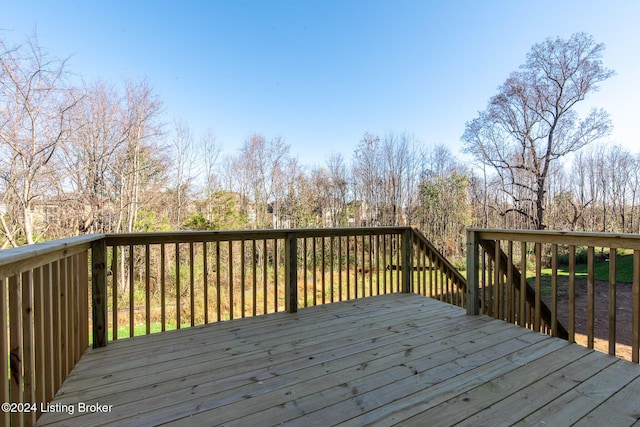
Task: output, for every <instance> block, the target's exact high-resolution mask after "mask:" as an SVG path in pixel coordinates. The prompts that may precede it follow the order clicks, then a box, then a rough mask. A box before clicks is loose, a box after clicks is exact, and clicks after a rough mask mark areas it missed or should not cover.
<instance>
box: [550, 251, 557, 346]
mask: <svg viewBox="0 0 640 427" xmlns="http://www.w3.org/2000/svg"><path fill="white" fill-rule="evenodd" d="M551 335H552V336H554V337H557V336H558V245H557V244H556V243H554V244H553V245H551Z"/></svg>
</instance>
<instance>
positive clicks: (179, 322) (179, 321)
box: [174, 243, 182, 329]
mask: <svg viewBox="0 0 640 427" xmlns="http://www.w3.org/2000/svg"><path fill="white" fill-rule="evenodd" d="M174 249H175V254H176V259H175V266H176V286H175V292H176V329H180V328H181V326H182V301H181V298H180V297H181V293H182V291H181V289H180V244H179V243H176V244H175V248H174Z"/></svg>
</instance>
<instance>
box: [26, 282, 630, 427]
mask: <svg viewBox="0 0 640 427" xmlns="http://www.w3.org/2000/svg"><path fill="white" fill-rule="evenodd" d="M80 402H82V403H84V404H88V405H92V404H95V403H99V404H100V405H111V406H110V410H108V412H106V413H104V412H99V413H81V412H80V411H79V409H81V407H80V406H79V403H80ZM63 405H66V406H63ZM50 408H51V410H52V411H54V410H56V409H57V410H61V409H62V410H63V411H62V412H49V413H46V414H43V416H42V418H41V419H40V420H39V423H38V424H39V425H69V426H79V425H82V426H91V425H103V424H113V425H145V426H147V425H159V424H165V423H167V424H172V425H185V426H194V425H197V426H204V425H225V426H231V425H241V426H245V425H246V426H258V425H260V426H262V425H278V424H281V423H284V424H286V425H293V426H296V425H300V426H305V427H307V426H312V425H318V426H326V425H335V424H340V423H344V424H345V425H358V426H359V425H366V424H376V425H392V424H402V425H452V424H463V425H473V426H479V425H492V426H493V425H503V424H504V425H511V424H522V425H532V424H542V423H545V424H546V425H568V424H573V423H578V424H583V425H633V424H634V423H636V422H637V421H638V419H639V418H640V366H638V365H636V364H632V363H630V362H627V361H624V360H620V359H617V358H615V357H613V356H608V355H605V354H603V353H599V352H594V351H593V350H588V349H586V348H583V347H580V346H578V345H575V344H569V343H568V342H567V341H564V340H561V339H558V338H550V337H548V336H546V335H542V334H539V333H535V332H531V331H529V330H527V329H524V328H521V327H518V326H514V325H512V324H509V323H506V322H503V321H500V320H494V319H492V318H489V317H486V316H467V315H466V314H465V311H464V310H463V309H461V308H458V307H454V306H451V305H448V304H445V303H441V302H438V301H435V300H432V299H428V298H424V297H421V296H417V295H412V294H392V295H383V296H378V297H371V298H365V299H361V300H353V301H348V302H341V303H334V304H327V305H321V306H316V307H311V308H305V309H301V310H300V311H299V312H297V313H293V314H292V313H276V314H269V315H266V316H260V317H255V318H246V319H238V320H233V321H228V322H224V323H218V324H211V325H207V326H202V327H195V328H190V329H183V330H180V331H172V332H165V333H161V334H154V335H148V336H142V337H136V338H133V339H125V340H119V341H117V342H112V343H109V345H108V346H107V347H105V348H101V349H97V350H88V351H87V352H86V353H85V355H84V356H83V357H82V359H81V360H80V362H79V363H78V364H77V365H76V367H75V368H74V370H73V372H72V373H71V375H70V376H69V377H68V378H67V380H66V381H65V383H64V384H63V386H62V388H61V389H60V391H59V392H58V394H57V396H56V398H55V400H54V401H53V402H52V404H51V406H50ZM68 408H71V409H72V411H70V410H68ZM101 409H105V406H102V407H101ZM70 412H73V414H70Z"/></svg>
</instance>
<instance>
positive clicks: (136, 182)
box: [112, 81, 166, 232]
mask: <svg viewBox="0 0 640 427" xmlns="http://www.w3.org/2000/svg"><path fill="white" fill-rule="evenodd" d="M160 105H161V103H160V100H159V99H158V97H157V96H156V95H155V94H154V93H153V90H152V89H151V87H150V86H149V85H148V84H147V82H146V81H140V82H137V83H136V82H132V81H129V82H127V84H126V88H125V104H124V108H125V115H124V116H125V120H126V123H127V124H126V128H127V129H128V132H127V135H126V141H125V142H124V146H123V148H122V150H121V151H120V152H119V154H118V157H117V159H116V161H115V162H114V164H113V166H112V167H113V172H114V182H113V189H114V193H113V194H114V200H113V201H114V202H115V203H117V204H118V210H117V211H118V216H117V223H116V226H115V227H114V228H115V230H116V231H119V232H122V231H126V232H132V231H134V230H135V225H136V222H137V219H138V213H139V211H140V208H141V206H142V205H143V204H144V203H143V202H144V194H143V192H144V190H145V188H148V187H149V186H150V185H152V184H154V183H157V182H158V181H159V180H161V178H162V176H161V175H162V174H163V173H164V172H165V168H166V164H165V163H164V159H163V157H162V152H163V147H161V146H160V145H159V143H158V136H160V135H161V125H160V123H159V122H158V116H159V113H160Z"/></svg>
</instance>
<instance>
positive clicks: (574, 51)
mask: <svg viewBox="0 0 640 427" xmlns="http://www.w3.org/2000/svg"><path fill="white" fill-rule="evenodd" d="M603 52H604V45H602V44H596V43H595V42H594V40H593V38H592V37H591V36H589V35H587V34H584V33H578V34H574V35H572V36H571V37H570V38H569V39H568V40H563V39H560V38H556V39H547V40H545V41H544V42H543V43H540V44H536V45H534V46H533V47H532V49H531V51H530V52H529V54H528V55H527V60H526V62H525V64H524V65H522V66H521V69H520V71H517V72H514V73H512V74H511V75H510V76H509V78H508V79H507V81H506V82H505V83H504V84H503V85H502V86H501V87H500V88H499V91H498V94H497V95H495V96H494V97H492V98H491V100H490V101H489V105H488V107H487V109H486V110H485V111H483V112H481V113H480V114H479V116H478V117H477V118H476V119H474V120H473V121H471V122H469V123H467V125H466V129H465V133H464V135H463V137H462V139H463V141H464V142H465V144H466V149H467V151H468V152H470V153H471V154H473V155H474V156H475V157H476V158H477V159H479V160H481V161H482V162H484V163H486V164H487V165H490V166H491V167H493V168H494V169H495V170H496V172H497V173H498V174H499V175H500V177H501V178H502V180H503V182H504V183H505V191H506V192H508V193H509V194H510V197H511V199H512V206H511V207H509V208H508V209H507V211H506V212H505V213H508V212H515V213H517V214H519V215H522V216H524V217H525V218H526V219H527V221H528V222H529V224H530V226H531V227H533V228H536V229H544V228H545V227H546V224H545V216H544V214H545V203H546V202H545V197H546V193H547V178H548V176H549V171H550V168H551V165H552V164H553V163H554V162H556V161H557V160H558V159H560V158H562V157H564V156H566V155H567V154H569V153H571V152H573V151H576V150H578V149H580V148H582V147H584V146H586V145H587V144H589V143H590V142H592V141H594V140H596V139H598V138H600V137H602V136H604V135H606V134H607V133H608V132H609V128H610V121H609V118H608V115H607V114H606V112H604V111H603V110H597V109H593V110H591V112H590V113H589V114H588V115H587V117H586V118H584V119H582V120H580V119H579V118H578V115H577V113H576V111H575V108H574V107H575V106H576V104H578V103H579V102H581V101H583V100H584V99H585V98H586V96H587V95H588V94H589V93H591V92H594V91H596V90H597V89H598V84H599V83H601V82H603V81H604V80H606V79H608V78H609V77H611V76H612V75H613V71H611V70H609V69H607V68H605V67H604V66H603V65H602V61H601V58H602V54H603Z"/></svg>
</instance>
